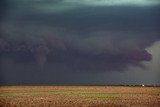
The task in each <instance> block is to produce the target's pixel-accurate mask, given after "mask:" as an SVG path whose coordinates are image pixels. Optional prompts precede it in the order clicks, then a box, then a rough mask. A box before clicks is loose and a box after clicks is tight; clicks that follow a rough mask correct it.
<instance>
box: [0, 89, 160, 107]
mask: <svg viewBox="0 0 160 107" xmlns="http://www.w3.org/2000/svg"><path fill="white" fill-rule="evenodd" d="M106 106H107V107H108V106H109V107H110V106H111V107H130V106H132V107H143V106H145V107H159V106H160V87H141V86H1V87H0V107H106Z"/></svg>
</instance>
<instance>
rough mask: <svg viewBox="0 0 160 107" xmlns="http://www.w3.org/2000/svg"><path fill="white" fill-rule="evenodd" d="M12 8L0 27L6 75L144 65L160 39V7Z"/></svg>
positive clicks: (51, 0) (51, 1) (37, 4)
mask: <svg viewBox="0 0 160 107" xmlns="http://www.w3.org/2000/svg"><path fill="white" fill-rule="evenodd" d="M71 1H72V0H71ZM83 1H85V0H83ZM144 1H145V0H144ZM94 2H97V1H94ZM2 4H5V2H3V3H2ZM8 4H10V6H9V7H8V8H6V10H7V13H6V14H4V15H3V19H2V20H1V25H0V57H1V59H0V62H1V63H0V64H1V70H2V71H3V72H5V71H6V72H10V68H11V69H12V70H13V71H14V72H15V75H16V74H21V73H20V72H22V71H23V72H25V73H24V74H25V75H29V74H32V73H33V72H34V74H36V73H37V71H39V67H40V69H43V71H45V72H46V73H45V74H46V75H49V74H50V73H51V72H52V73H51V74H54V73H55V75H56V74H60V73H61V72H63V73H64V72H74V71H77V72H102V71H125V69H127V68H128V66H139V67H143V65H142V63H141V62H143V61H150V60H151V59H152V55H151V54H150V53H148V52H147V51H146V48H147V47H149V46H151V45H152V44H153V43H154V42H155V41H159V40H160V36H159V34H160V32H159V31H160V29H159V28H160V25H159V19H160V12H159V10H160V8H159V6H158V5H156V6H154V5H151V6H135V5H132V6H127V5H126V4H125V6H123V5H118V6H114V5H115V4H114V3H113V4H114V5H113V4H112V5H111V6H107V5H102V4H98V6H95V4H92V5H91V4H88V2H87V1H85V2H84V4H85V5H83V3H78V4H75V3H74V2H73V1H72V2H67V1H65V0H61V1H60V0H46V1H44V0H32V1H31V0H29V1H27V0H26V1H25V0H16V1H10V3H9V2H8ZM73 4H74V5H73ZM131 4H132V3H131ZM116 5H117V4H116ZM145 5H146V4H145ZM147 5H148V4H147ZM1 8H2V9H5V6H2V7H1ZM1 13H5V12H4V11H1ZM6 63H8V64H6ZM36 64H37V65H36ZM13 65H14V66H13ZM33 65H34V66H33ZM9 66H11V67H9ZM26 66H27V69H24V67H26ZM28 68H30V69H28ZM16 72H17V73H16ZM47 72H48V73H47ZM58 72H60V73H58ZM27 73H28V74H27ZM21 75H22V74H21ZM39 75H40V74H39ZM23 76H24V75H23ZM13 78H14V77H13Z"/></svg>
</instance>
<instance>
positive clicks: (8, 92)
mask: <svg viewBox="0 0 160 107" xmlns="http://www.w3.org/2000/svg"><path fill="white" fill-rule="evenodd" d="M53 94H72V95H74V94H82V95H85V94H103V95H117V94H160V91H149V92H148V91H147V92H135V91H133V92H121V91H98V90H45V91H44V90H43V91H42V90H1V91H0V96H34V95H53ZM104 97H105V96H104Z"/></svg>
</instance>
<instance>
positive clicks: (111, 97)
mask: <svg viewBox="0 0 160 107" xmlns="http://www.w3.org/2000/svg"><path fill="white" fill-rule="evenodd" d="M83 98H94V99H117V98H119V97H117V96H103V95H100V96H84V97H83Z"/></svg>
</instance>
